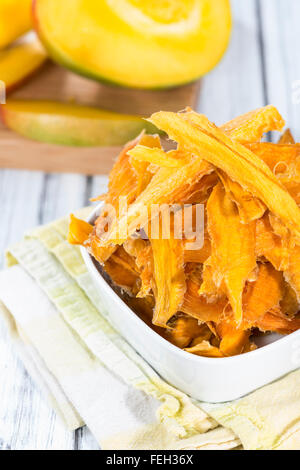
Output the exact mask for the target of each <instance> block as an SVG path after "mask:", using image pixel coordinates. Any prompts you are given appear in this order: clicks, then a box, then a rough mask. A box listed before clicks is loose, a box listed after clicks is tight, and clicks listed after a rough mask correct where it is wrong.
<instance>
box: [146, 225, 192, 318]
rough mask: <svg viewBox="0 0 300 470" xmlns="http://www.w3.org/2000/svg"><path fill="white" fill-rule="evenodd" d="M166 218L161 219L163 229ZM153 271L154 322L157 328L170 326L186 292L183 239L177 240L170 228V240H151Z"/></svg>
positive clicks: (160, 238)
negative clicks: (170, 321)
mask: <svg viewBox="0 0 300 470" xmlns="http://www.w3.org/2000/svg"><path fill="white" fill-rule="evenodd" d="M164 223H167V222H166V219H164V218H161V222H160V225H161V228H163V227H162V225H163V224H164ZM150 243H151V247H152V254H153V268H154V282H155V286H154V297H155V309H154V313H153V320H152V322H153V323H154V325H158V326H163V327H165V326H166V325H167V322H168V321H169V320H170V318H171V317H172V316H173V315H175V313H176V312H178V310H180V307H181V305H182V303H183V299H184V293H185V290H186V284H185V274H184V245H183V242H182V240H177V239H175V237H174V233H173V229H171V233H170V237H169V238H168V239H163V238H162V237H161V234H160V237H159V238H157V239H154V238H150Z"/></svg>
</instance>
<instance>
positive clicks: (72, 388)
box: [0, 208, 300, 450]
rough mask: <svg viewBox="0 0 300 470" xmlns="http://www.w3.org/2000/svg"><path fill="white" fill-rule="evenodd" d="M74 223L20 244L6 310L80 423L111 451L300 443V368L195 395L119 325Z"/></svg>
mask: <svg viewBox="0 0 300 470" xmlns="http://www.w3.org/2000/svg"><path fill="white" fill-rule="evenodd" d="M90 210H91V209H90V208H87V209H84V210H81V211H79V212H78V213H77V214H76V215H77V216H78V217H81V218H86V217H87V216H88V213H89V211H90ZM67 230H68V218H64V219H60V220H58V221H56V222H54V223H51V224H49V225H47V226H43V227H39V228H37V229H35V230H33V231H31V232H30V233H29V234H27V235H26V236H25V238H24V239H23V240H22V241H21V242H20V243H18V244H16V245H14V246H13V247H11V248H10V250H9V251H8V253H7V269H5V270H4V271H2V272H0V300H1V302H0V316H1V317H2V319H3V320H4V321H5V322H6V324H7V327H8V329H9V334H10V338H11V341H12V342H13V343H14V345H15V347H16V350H17V351H18V354H19V355H20V357H21V359H22V360H23V362H24V364H25V366H26V368H27V369H28V371H29V373H30V374H31V375H32V377H33V378H34V379H35V381H36V382H37V384H38V385H39V386H40V387H41V388H42V389H43V390H44V393H45V394H46V396H47V397H48V399H49V400H50V402H51V403H52V406H53V407H54V408H55V410H56V411H57V413H58V414H59V415H60V416H61V418H62V419H63V420H64V421H65V423H66V426H68V428H69V429H70V430H74V429H76V428H78V427H80V426H83V425H84V424H86V425H87V426H88V427H89V428H90V430H91V431H92V433H93V434H94V435H95V437H96V439H97V440H98V442H99V444H100V446H101V447H102V449H151V450H155V449H159V450H161V449H172V450H177V449H178V450H179V449H189V450H191V449H220V450H221V449H238V448H244V449H300V371H296V372H293V373H292V374H289V375H288V376H286V377H284V378H283V379H281V380H279V381H277V382H275V383H273V384H271V385H268V386H266V387H264V388H262V389H260V390H258V391H256V392H254V393H252V394H251V395H249V396H247V397H244V398H242V399H240V400H238V401H235V402H232V403H226V404H221V405H220V404H218V405H213V404H207V403H199V402H196V401H195V400H192V399H191V398H190V397H188V396H187V395H185V394H184V393H182V392H180V391H179V390H176V389H175V388H173V387H171V386H170V385H169V384H167V383H166V382H164V381H163V380H162V379H161V378H160V377H159V376H158V375H157V374H156V372H155V371H154V370H153V369H152V368H151V367H150V366H149V365H148V364H147V363H146V362H145V361H144V360H143V359H142V358H141V357H140V356H139V355H138V354H137V353H136V352H135V351H134V350H133V349H132V348H131V346H130V345H129V344H128V343H126V341H125V340H124V339H123V338H122V337H121V336H120V335H119V334H118V333H117V332H116V331H115V330H114V329H113V328H112V327H111V326H110V324H109V321H108V312H109V305H104V304H103V301H102V299H101V292H99V291H98V290H97V289H96V288H95V287H94V285H93V281H92V279H91V278H90V276H89V274H88V272H87V269H86V267H85V264H84V262H83V260H82V257H81V254H80V250H79V249H78V247H76V246H71V245H69V244H68V242H67V240H66V237H67ZM299 347H300V345H299Z"/></svg>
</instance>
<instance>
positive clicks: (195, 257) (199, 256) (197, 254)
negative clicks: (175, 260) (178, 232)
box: [184, 235, 211, 263]
mask: <svg viewBox="0 0 300 470" xmlns="http://www.w3.org/2000/svg"><path fill="white" fill-rule="evenodd" d="M186 246H189V242H186V243H185V247H186ZM210 253H211V246H210V240H209V237H208V236H205V235H204V243H203V246H202V248H200V249H199V250H188V249H184V262H185V263H205V261H206V260H207V259H208V258H209V256H210Z"/></svg>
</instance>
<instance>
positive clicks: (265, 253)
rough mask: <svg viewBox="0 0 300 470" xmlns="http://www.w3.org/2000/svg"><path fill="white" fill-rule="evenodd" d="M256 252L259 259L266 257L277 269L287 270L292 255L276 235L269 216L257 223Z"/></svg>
mask: <svg viewBox="0 0 300 470" xmlns="http://www.w3.org/2000/svg"><path fill="white" fill-rule="evenodd" d="M255 233H256V236H255V251H256V255H257V257H265V258H266V259H267V260H268V261H270V263H272V265H273V266H274V268H275V269H277V270H278V271H282V270H285V269H287V267H288V264H289V257H290V253H289V250H288V249H287V247H286V246H284V245H283V243H282V240H281V238H280V237H279V236H278V235H276V234H275V232H274V230H273V228H272V226H271V223H270V219H269V217H268V214H266V215H265V216H264V217H263V218H261V219H260V220H257V221H256V229H255Z"/></svg>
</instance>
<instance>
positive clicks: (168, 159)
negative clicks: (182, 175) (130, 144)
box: [128, 145, 189, 168]
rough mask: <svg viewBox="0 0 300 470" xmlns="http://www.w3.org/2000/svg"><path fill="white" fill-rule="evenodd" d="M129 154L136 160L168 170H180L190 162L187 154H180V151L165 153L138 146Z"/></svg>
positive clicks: (157, 149) (160, 150) (158, 149)
mask: <svg viewBox="0 0 300 470" xmlns="http://www.w3.org/2000/svg"><path fill="white" fill-rule="evenodd" d="M128 153H129V155H130V156H131V157H132V158H133V159H134V160H139V161H143V162H148V163H153V164H154V165H158V166H162V167H167V168H180V167H181V166H183V165H185V164H186V163H188V161H189V158H187V156H186V153H183V152H180V151H178V150H170V151H169V152H164V151H163V150H162V149H160V148H151V149H150V148H149V147H146V146H145V145H137V146H136V147H134V148H133V149H132V150H130V151H129V152H128Z"/></svg>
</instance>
